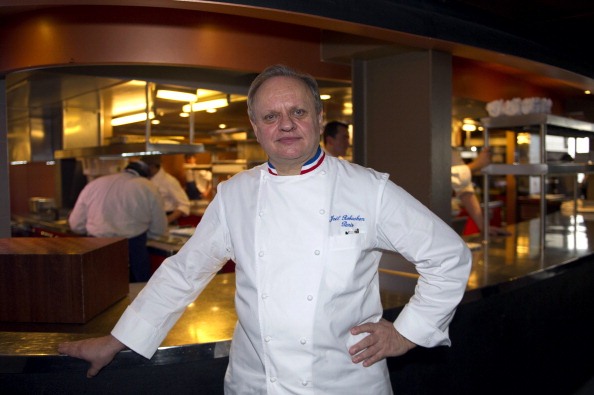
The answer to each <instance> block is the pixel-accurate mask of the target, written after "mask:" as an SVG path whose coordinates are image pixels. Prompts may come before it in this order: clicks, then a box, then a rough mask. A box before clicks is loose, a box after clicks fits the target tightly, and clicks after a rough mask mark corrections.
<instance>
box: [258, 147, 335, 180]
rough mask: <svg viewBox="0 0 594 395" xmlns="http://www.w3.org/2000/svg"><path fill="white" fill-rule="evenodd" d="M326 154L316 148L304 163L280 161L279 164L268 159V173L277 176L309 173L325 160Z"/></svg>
mask: <svg viewBox="0 0 594 395" xmlns="http://www.w3.org/2000/svg"><path fill="white" fill-rule="evenodd" d="M325 156H326V154H325V152H324V151H322V149H321V148H320V147H319V146H318V148H317V150H316V152H315V153H314V155H313V156H311V157H310V158H308V159H307V160H305V161H298V160H296V161H281V163H273V162H274V161H273V160H271V159H270V158H269V159H268V171H269V172H270V173H271V174H274V175H277V176H296V175H300V174H305V173H309V172H310V171H312V170H314V169H315V168H317V167H318V166H319V165H320V164H321V163H322V162H323V161H324V158H325Z"/></svg>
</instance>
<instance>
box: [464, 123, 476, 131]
mask: <svg viewBox="0 0 594 395" xmlns="http://www.w3.org/2000/svg"><path fill="white" fill-rule="evenodd" d="M462 130H464V131H465V132H474V131H475V130H476V125H475V124H472V123H465V124H463V125H462Z"/></svg>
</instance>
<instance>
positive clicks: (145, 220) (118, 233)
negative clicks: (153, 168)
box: [68, 171, 167, 238]
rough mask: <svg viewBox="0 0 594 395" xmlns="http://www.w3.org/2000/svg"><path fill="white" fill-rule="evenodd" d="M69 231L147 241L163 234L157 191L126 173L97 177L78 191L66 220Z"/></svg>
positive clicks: (164, 221)
mask: <svg viewBox="0 0 594 395" xmlns="http://www.w3.org/2000/svg"><path fill="white" fill-rule="evenodd" d="M68 222H69V225H70V228H71V229H72V230H73V231H74V232H76V233H81V234H88V235H91V236H95V237H127V238H132V237H135V236H138V235H140V234H142V233H144V232H147V236H148V237H149V238H157V237H160V236H164V235H166V234H167V217H166V216H165V211H164V209H163V201H162V199H161V196H160V195H159V192H158V191H157V188H156V187H155V185H153V184H152V183H151V182H150V181H149V180H148V179H146V178H144V177H140V176H138V175H136V174H133V173H129V172H127V171H124V172H121V173H118V174H111V175H107V176H102V177H99V178H97V179H95V180H93V181H91V182H90V183H89V184H87V185H86V186H85V187H84V188H83V190H82V191H81V193H80V195H79V196H78V199H77V200H76V204H75V205H74V209H73V210H72V212H71V213H70V216H69V217H68Z"/></svg>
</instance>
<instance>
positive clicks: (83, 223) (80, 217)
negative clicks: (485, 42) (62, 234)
mask: <svg viewBox="0 0 594 395" xmlns="http://www.w3.org/2000/svg"><path fill="white" fill-rule="evenodd" d="M86 195H87V193H86V191H85V189H83V190H82V191H81V193H80V195H79V196H78V199H77V200H76V203H75V204H74V208H73V209H72V212H71V213H70V215H69V216H68V225H69V226H70V229H72V231H73V232H75V233H79V234H86V233H87V210H88V208H87V204H86Z"/></svg>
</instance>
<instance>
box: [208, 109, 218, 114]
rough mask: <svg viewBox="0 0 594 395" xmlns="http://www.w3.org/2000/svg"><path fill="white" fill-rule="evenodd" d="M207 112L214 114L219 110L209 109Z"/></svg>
mask: <svg viewBox="0 0 594 395" xmlns="http://www.w3.org/2000/svg"><path fill="white" fill-rule="evenodd" d="M206 112H207V113H209V114H214V113H215V112H217V109H216V108H207V109H206Z"/></svg>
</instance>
